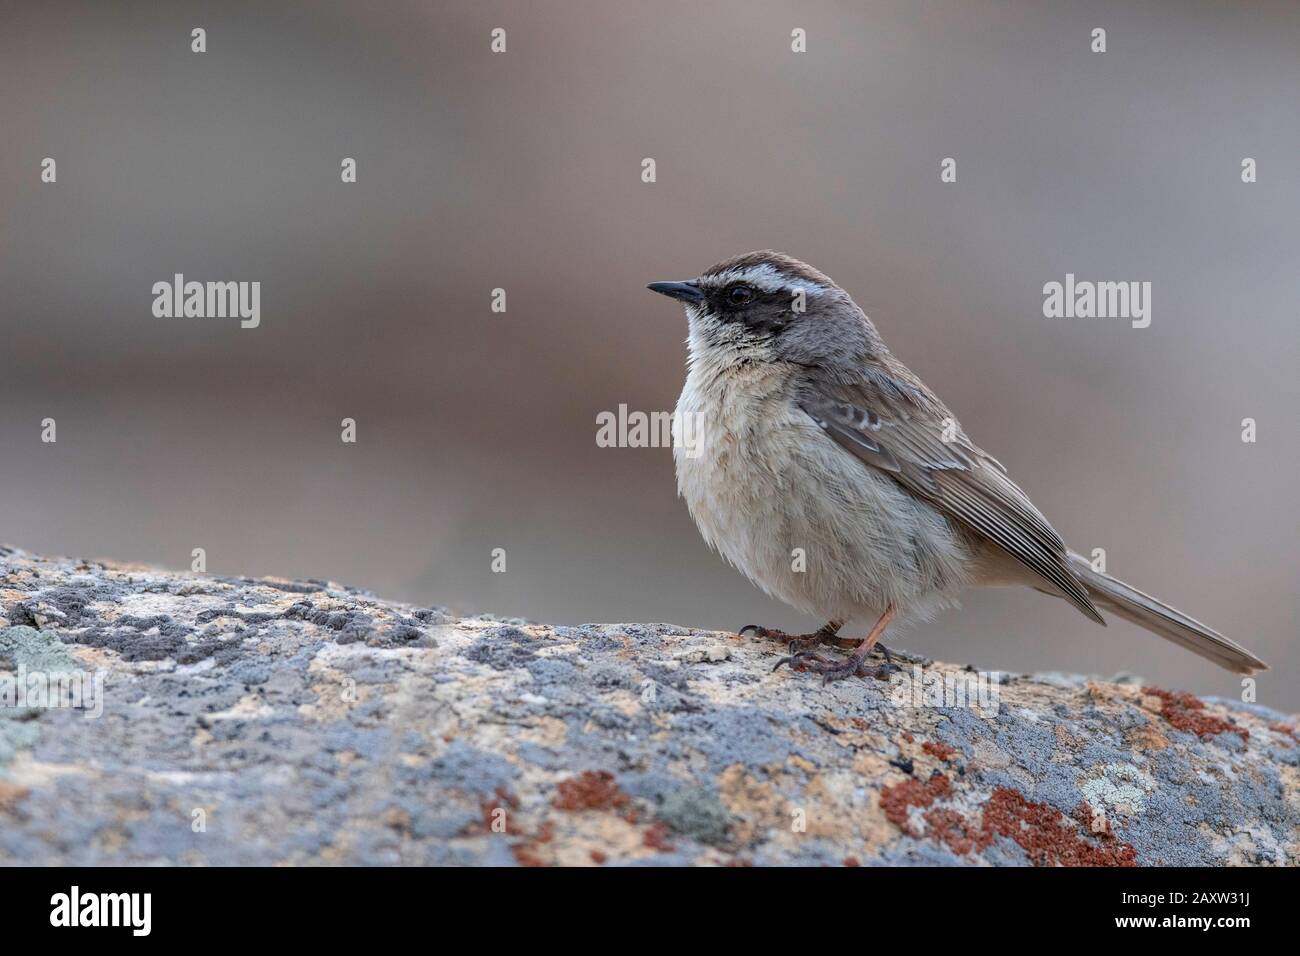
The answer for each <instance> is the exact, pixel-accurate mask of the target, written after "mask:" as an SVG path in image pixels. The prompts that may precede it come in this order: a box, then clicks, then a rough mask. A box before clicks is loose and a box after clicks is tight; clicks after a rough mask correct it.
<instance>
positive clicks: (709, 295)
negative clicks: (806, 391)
mask: <svg viewBox="0 0 1300 956" xmlns="http://www.w3.org/2000/svg"><path fill="white" fill-rule="evenodd" d="M648 288H649V289H651V290H652V291H654V292H658V293H661V294H663V295H666V296H670V297H672V298H674V299H679V300H681V302H682V303H683V304H684V305H685V306H686V318H687V321H688V323H689V326H690V337H689V339H688V342H689V345H690V349H691V357H692V359H693V360H697V359H707V360H709V361H710V362H711V363H713V364H715V365H720V366H726V365H728V364H732V363H739V362H768V363H780V362H786V363H791V364H793V365H802V366H807V367H814V368H827V369H836V368H839V367H842V366H848V365H853V364H858V363H861V362H862V361H864V360H866V359H868V358H870V357H871V356H872V355H874V354H877V353H878V352H879V351H881V350H883V348H884V346H883V345H882V344H881V343H880V337H879V335H878V334H877V333H876V330H875V328H874V327H873V326H872V325H871V322H870V321H869V320H868V319H867V317H866V315H865V314H864V313H863V311H862V310H861V309H860V308H858V306H857V304H856V303H855V302H854V301H853V300H852V299H851V298H850V297H849V295H848V293H847V292H845V291H844V290H843V289H841V288H840V287H839V286H837V285H836V284H835V283H834V282H832V281H831V280H830V279H829V278H828V277H827V276H825V275H823V274H822V273H820V272H818V271H817V270H816V269H814V268H813V267H812V266H810V265H808V264H807V263H803V262H800V261H799V260H798V259H794V258H791V257H790V256H787V255H783V254H781V253H779V252H772V251H770V250H764V251H762V252H750V253H747V254H746V255H743V256H736V257H735V258H732V259H726V260H724V261H722V262H719V263H718V264H717V265H714V266H711V267H709V268H708V269H706V270H705V271H704V273H703V274H702V275H700V276H699V278H696V279H689V280H687V281H684V282H652V283H650V285H649V286H648Z"/></svg>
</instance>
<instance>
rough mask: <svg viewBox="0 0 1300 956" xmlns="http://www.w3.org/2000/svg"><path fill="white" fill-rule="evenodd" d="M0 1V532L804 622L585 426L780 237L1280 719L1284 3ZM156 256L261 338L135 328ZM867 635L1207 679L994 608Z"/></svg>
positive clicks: (1080, 630) (146, 554)
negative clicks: (1206, 627)
mask: <svg viewBox="0 0 1300 956" xmlns="http://www.w3.org/2000/svg"><path fill="white" fill-rule="evenodd" d="M2 9H3V28H2V29H0V91H2V92H0V322H2V325H0V333H2V337H0V407H2V409H3V411H2V413H0V540H3V541H5V542H7V543H10V544H14V545H17V546H20V547H23V548H26V549H28V550H32V551H37V552H47V553H57V554H70V555H77V556H84V557H113V558H117V559H124V560H133V561H140V562H150V563H158V564H162V565H167V566H170V567H178V568H188V566H189V563H190V552H191V550H192V549H193V548H195V547H203V548H205V549H206V550H207V554H208V569H209V571H211V572H215V573H219V574H274V575H284V576H300V577H317V578H331V579H335V580H339V581H344V582H347V583H350V584H354V585H360V586H365V587H368V588H371V589H373V590H374V591H376V592H379V593H382V594H384V595H385V596H389V597H394V598H399V599H404V600H407V601H411V602H418V603H421V604H434V603H441V604H448V605H451V606H452V607H454V608H456V609H459V610H462V611H493V612H497V613H501V614H510V615H522V616H527V617H530V618H534V619H538V620H545V621H551V622H559V623H576V622H583V621H592V620H606V621H673V622H676V623H680V624H688V625H696V626H701V627H715V628H727V629H732V630H734V629H736V628H738V627H739V626H740V625H742V624H747V623H751V622H758V623H763V624H767V625H771V626H779V627H784V628H787V629H792V630H807V629H810V628H812V627H815V626H817V625H818V624H820V623H821V622H819V621H813V620H809V619H806V618H802V617H800V616H799V615H797V614H795V613H793V612H791V611H789V610H788V609H786V608H785V607H783V606H781V605H779V604H777V603H775V602H773V601H771V600H769V599H768V598H766V597H765V596H763V595H762V594H761V593H760V592H759V591H757V590H756V589H754V588H753V587H751V586H750V585H749V584H748V583H747V582H746V581H745V580H744V579H743V578H741V577H740V576H739V575H738V574H737V573H736V572H735V571H733V570H731V569H730V568H728V567H727V566H725V565H724V564H723V562H722V561H721V560H720V559H719V558H718V557H716V556H715V555H713V554H711V553H710V552H708V551H707V550H706V548H705V546H704V544H703V543H702V541H701V540H700V538H699V536H698V534H697V532H696V531H695V529H694V527H693V525H692V524H691V521H690V518H689V517H688V515H687V513H686V509H685V506H684V505H683V504H682V503H681V502H680V501H679V500H678V499H677V498H676V494H675V485H674V479H673V471H672V462H671V453H670V452H669V451H668V450H666V449H604V448H598V447H597V446H596V442H595V432H596V415H597V414H598V413H599V412H601V411H604V410H614V409H617V407H618V405H619V404H620V403H626V404H627V405H628V406H630V407H631V408H632V409H640V410H646V411H652V410H665V409H671V408H672V407H673V405H674V403H675V401H676V397H677V393H678V391H679V390H680V387H681V383H682V379H683V374H684V371H683V361H684V358H685V350H684V346H683V338H684V335H685V322H684V319H683V316H682V315H681V311H680V309H679V308H677V307H676V306H675V305H674V304H672V303H669V302H667V301H665V300H664V299H662V298H660V297H657V296H654V295H653V294H651V293H649V292H647V291H645V289H644V285H645V283H646V282H648V281H651V280H656V279H677V278H686V277H689V276H693V275H696V274H698V273H699V272H700V271H701V270H703V269H704V268H705V267H706V266H708V265H709V264H711V263H712V262H714V261H715V260H718V259H721V258H724V257H726V256H730V255H733V254H736V253H740V252H745V251H748V250H751V249H756V248H764V247H772V248H776V249H780V250H783V251H786V252H789V253H791V254H793V255H795V256H798V257H800V258H803V259H806V260H808V261H810V262H812V263H813V264H814V265H816V266H817V267H819V268H820V269H822V270H823V271H825V272H827V273H828V274H829V275H831V276H832V277H834V278H835V279H836V280H837V281H838V282H839V283H840V284H841V285H843V286H845V287H846V288H847V289H848V290H849V291H850V292H851V294H853V295H854V297H855V298H856V299H857V301H858V302H859V303H860V304H861V305H862V306H863V307H864V308H865V309H866V310H867V312H868V314H869V315H871V316H872V318H873V319H874V321H875V322H876V324H877V325H878V326H879V328H880V329H881V331H882V333H883V334H884V335H885V337H886V340H887V341H888V342H889V344H890V345H891V347H892V348H893V349H894V351H895V352H896V353H897V354H898V355H899V356H900V357H901V358H902V359H903V360H904V361H905V362H907V363H908V364H909V365H910V366H911V367H912V368H913V369H914V370H916V371H917V372H918V373H919V374H920V375H921V376H923V377H924V379H925V380H926V382H927V383H928V384H929V385H930V386H931V387H932V388H934V389H935V391H936V392H938V394H939V395H940V396H942V397H943V398H944V400H945V401H946V402H947V403H948V404H950V405H951V406H952V407H953V408H954V410H956V411H957V413H958V414H959V415H960V416H961V418H962V420H963V424H964V425H965V426H966V430H967V431H968V432H969V434H970V435H971V436H972V437H973V438H974V439H975V440H976V441H977V442H978V443H980V444H981V445H983V446H984V447H985V448H987V449H988V450H989V451H991V452H992V453H993V454H995V455H997V456H998V457H999V458H1000V459H1001V460H1002V461H1003V462H1004V463H1005V464H1006V465H1007V466H1008V468H1009V469H1010V470H1011V474H1012V475H1013V476H1014V477H1015V478H1016V479H1017V480H1018V481H1019V482H1020V484H1021V485H1023V487H1024V488H1025V489H1026V490H1027V491H1028V492H1029V493H1030V495H1032V497H1033V498H1034V500H1035V502H1036V503H1037V504H1038V505H1039V507H1040V508H1042V510H1043V511H1044V512H1045V513H1046V514H1047V515H1048V516H1049V517H1050V518H1051V519H1052V521H1053V522H1054V523H1055V525H1056V526H1057V528H1058V529H1059V530H1060V531H1061V532H1062V534H1063V535H1064V536H1065V537H1066V538H1067V539H1068V540H1069V541H1070V543H1071V544H1072V545H1073V546H1074V547H1075V548H1076V549H1078V550H1080V551H1083V552H1084V553H1088V552H1090V551H1091V550H1092V549H1093V548H1095V547H1104V548H1105V549H1106V551H1107V554H1108V559H1109V560H1108V569H1109V570H1110V571H1111V572H1112V573H1114V574H1117V575H1119V576H1120V577H1123V578H1125V579H1128V580H1130V581H1131V582H1132V583H1134V584H1136V585H1137V586H1139V587H1141V588H1143V589H1145V590H1149V591H1151V592H1152V593H1154V594H1156V595H1158V596H1160V597H1162V598H1164V599H1166V600H1168V601H1170V602H1171V603H1174V604H1176V605H1178V606H1180V607H1181V608H1183V609H1184V610H1186V611H1188V612H1189V613H1192V614H1193V615H1195V616H1197V617H1200V618H1202V619H1204V620H1205V621H1207V622H1209V623H1211V624H1212V625H1214V626H1216V627H1218V628H1219V629H1221V630H1223V631H1225V632H1226V633H1227V634H1229V635H1230V636H1233V637H1235V638H1237V639H1238V640H1240V641H1241V642H1243V643H1245V644H1246V645H1248V646H1249V647H1251V648H1252V649H1254V650H1255V651H1257V652H1258V653H1260V654H1261V655H1262V656H1263V657H1264V658H1265V659H1267V660H1269V661H1270V662H1272V663H1273V664H1274V665H1275V670H1274V671H1273V672H1271V673H1269V674H1266V675H1264V676H1263V677H1262V678H1261V680H1260V702H1261V703H1266V704H1270V705H1273V706H1277V707H1283V708H1291V709H1294V708H1296V707H1300V688H1298V687H1297V680H1296V678H1297V676H1300V654H1298V653H1297V649H1296V631H1297V618H1298V615H1297V588H1296V582H1297V579H1298V578H1300V574H1298V572H1300V549H1298V548H1297V538H1298V535H1297V529H1298V527H1300V508H1298V506H1297V495H1296V493H1295V490H1294V489H1295V484H1296V480H1297V479H1296V475H1297V465H1298V464H1300V450H1298V449H1297V442H1296V436H1297V431H1298V429H1297V398H1298V397H1300V396H1298V395H1297V392H1298V391H1300V390H1298V389H1297V385H1296V364H1297V360H1298V359H1300V323H1298V322H1297V317H1298V315H1297V313H1298V312H1300V269H1298V268H1297V252H1298V251H1300V116H1298V115H1297V111H1296V91H1297V90H1300V55H1298V52H1297V51H1300V11H1298V10H1297V8H1296V7H1295V6H1294V5H1293V4H1282V3H1277V4H1267V3H1251V4H1245V3H1229V2H1223V3H1217V4H1216V3H1194V2H1186V0H1180V2H1168V3H1148V4H1143V5H1141V6H1140V8H1139V7H1138V6H1137V5H1133V4H1129V3H1114V4H1100V3H1096V4H1080V3H1039V4H1028V3H1021V4H1016V3H993V2H982V0H961V2H951V3H931V2H915V0H900V2H896V3H861V2H855V3H833V2H821V3H803V2H801V3H795V2H787V3H767V2H753V0H748V2H731V3H722V2H717V3H709V4H699V3H685V2H682V3H665V2H662V0H661V2H654V3H652V2H626V0H625V2H606V3H596V2H589V3H578V2H558V0H556V2H543V3H526V2H522V0H520V2H511V3H469V2H465V3H431V2H409V3H402V2H392V0H384V2H382V3H359V2H358V3H347V4H344V3H289V2H276V3H270V4H266V3H259V4H230V3H223V4H220V5H215V4H204V3H186V2H177V3H166V4H163V3H157V4H144V3H129V4H112V3H103V2H94V3H90V2H87V3H80V4H76V3H62V2H42V3H26V4H12V3H10V4H6V5H4V6H3V8H2ZM196 26H201V27H204V28H205V29H206V30H207V43H208V52H206V53H205V54H202V55H199V54H194V53H191V52H190V30H191V29H192V28H193V27H196ZM498 26H499V27H504V28H505V29H506V30H507V37H508V52H507V53H505V54H504V55H494V54H492V53H491V52H490V51H489V49H488V45H489V33H490V31H491V30H492V28H494V27H498ZM1098 26H1100V27H1104V28H1105V29H1106V30H1107V32H1108V37H1107V39H1108V47H1109V49H1108V52H1106V53H1105V54H1094V53H1091V52H1090V51H1089V42H1090V36H1089V35H1090V31H1091V29H1092V28H1093V27H1098ZM795 27H802V28H804V29H805V30H807V35H808V52H807V53H804V54H794V53H792V52H791V51H790V31H791V30H792V29H793V28H795ZM46 156H52V157H54V158H55V159H56V160H57V162H58V182H57V184H54V185H49V184H43V183H41V182H40V178H39V174H40V163H41V160H42V158H43V157H46ZM345 156H352V157H355V158H356V159H357V161H358V164H359V181H358V182H357V183H356V184H354V185H344V184H342V183H341V182H340V181H339V163H340V160H341V159H342V157H345ZM647 156H648V157H653V158H655V160H656V162H657V165H658V182H656V183H653V184H645V183H642V182H641V178H640V172H641V165H640V164H641V160H642V158H643V157H647ZM949 156H951V157H954V158H955V159H956V160H957V164H958V181H957V183H956V184H953V185H945V184H942V183H941V182H940V181H939V164H940V161H941V160H942V159H943V158H944V157H949ZM1246 156H1250V157H1254V158H1255V159H1256V160H1257V162H1258V169H1259V181H1258V182H1257V183H1256V184H1253V185H1245V184H1243V183H1242V182H1241V180H1240V163H1241V160H1242V158H1243V157H1246ZM175 272H182V273H184V274H185V275H186V277H187V278H191V279H199V280H246V281H251V280H258V281H260V282H261V283H262V325H261V328H259V329H256V330H247V331H246V330H242V329H240V328H239V325H238V321H237V320H229V319H225V320H223V319H158V318H154V317H153V315H152V314H151V305H152V301H153V296H152V293H151V291H150V290H151V286H152V284H153V283H154V282H157V281H162V280H170V278H171V276H172V274H173V273H175ZM1067 272H1072V273H1074V274H1076V275H1077V276H1078V277H1079V278H1081V279H1094V280H1103V279H1113V280H1128V279H1132V280H1148V281H1150V282H1152V283H1153V322H1152V325H1151V327H1150V328H1148V329H1145V330H1135V329H1132V328H1130V327H1129V325H1128V323H1127V322H1125V321H1121V320H1101V319H1079V320H1073V321H1071V320H1064V319H1057V320H1049V319H1045V318H1044V317H1043V314H1042V301H1043V295H1042V286H1043V284H1044V283H1045V282H1049V281H1053V280H1056V281H1061V280H1063V279H1064V277H1065V274H1066V273H1067ZM497 286H501V287H504V288H506V290H507V292H508V304H509V311H508V312H507V313H506V314H504V315H500V314H494V313H492V312H491V311H490V310H489V301H490V291H491V289H492V288H494V287H497ZM45 417H52V418H54V419H56V420H57V422H58V442H57V444H54V445H49V444H42V443H41V441H40V421H41V419H43V418H45ZM344 417H353V418H355V419H356V420H357V422H358V431H359V441H358V443H357V444H356V445H344V444H343V443H341V442H340V440H339V422H340V419H342V418H344ZM1246 417H1252V418H1255V419H1256V420H1257V422H1258V442H1257V443H1255V444H1243V443H1242V441H1241V438H1240V433H1241V421H1242V419H1243V418H1246ZM496 547H501V548H505V549H506V553H507V569H508V570H507V573H505V574H494V573H492V572H491V570H490V553H491V550H492V549H493V548H496ZM896 642H898V643H900V644H901V645H902V646H906V647H910V648H913V649H916V650H920V651H924V652H926V653H930V654H933V655H939V656H943V657H945V658H950V659H956V660H961V661H969V662H972V663H974V664H976V665H978V666H981V667H987V668H998V669H1005V670H1034V669H1059V670H1067V671H1083V672H1092V673H1102V674H1111V673H1114V672H1116V671H1118V670H1121V669H1124V670H1130V671H1134V672H1137V673H1140V674H1143V675H1144V676H1146V677H1148V678H1150V679H1152V680H1154V681H1156V682H1158V683H1161V684H1165V685H1170V686H1179V687H1186V688H1190V689H1192V690H1195V691H1198V692H1213V693H1220V694H1226V695H1235V694H1236V693H1238V684H1237V678H1235V677H1233V676H1231V675H1227V674H1224V673H1220V672H1218V671H1217V670H1215V669H1214V668H1213V667H1212V666H1211V665H1209V664H1207V663H1205V662H1203V661H1201V660H1200V659H1198V658H1195V657H1193V656H1191V655H1188V654H1186V653H1184V652H1182V651H1179V650H1178V649H1176V648H1174V647H1172V646H1171V645H1168V644H1166V643H1164V642H1163V641H1160V640H1159V639H1157V638H1155V637H1153V636H1149V635H1147V634H1145V633H1144V632H1142V631H1139V630H1137V629H1136V628H1134V627H1132V626H1130V625H1127V624H1125V623H1123V622H1115V623H1113V624H1112V626H1111V627H1109V628H1107V629H1104V630H1103V629H1101V628H1098V627H1096V626H1095V625H1093V624H1091V623H1089V622H1088V621H1087V620H1085V619H1084V618H1083V617H1082V616H1081V615H1079V614H1078V613H1077V612H1075V611H1073V610H1072V609H1071V608H1070V607H1069V606H1068V605H1066V604H1065V603H1064V602H1062V601H1054V600H1050V599H1048V598H1046V597H1043V596H1041V595H1038V594H1035V593H1032V592H1028V591H1025V592H1010V591H1008V592H990V593H982V594H974V595H971V596H970V597H969V598H968V599H967V601H966V603H965V610H964V613H952V614H948V615H947V616H945V617H943V618H941V619H940V620H938V621H936V622H934V623H932V624H928V625H925V626H921V627H918V628H916V629H914V630H912V631H910V632H908V633H907V634H906V635H904V636H902V637H901V639H899V638H896Z"/></svg>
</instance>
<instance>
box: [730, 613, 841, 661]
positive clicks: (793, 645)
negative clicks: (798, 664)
mask: <svg viewBox="0 0 1300 956" xmlns="http://www.w3.org/2000/svg"><path fill="white" fill-rule="evenodd" d="M838 630H839V627H838V626H836V627H835V629H834V630H832V629H831V627H830V626H829V625H827V626H826V627H822V628H818V629H817V630H815V631H813V632H812V633H811V634H787V633H786V632H785V631H778V630H777V629H776V628H774V627H763V626H762V625H759V624H746V625H745V626H744V627H742V628H741V629H740V630H739V631H737V632H736V636H737V637H744V636H745V632H747V631H748V632H750V633H752V634H753V635H754V636H755V637H762V638H769V639H771V640H775V641H781V642H783V643H784V644H785V649H786V650H787V651H788V652H789V653H790V655H791V656H792V657H796V656H798V655H799V654H800V653H808V652H800V651H798V650H797V649H798V647H799V645H801V644H820V643H823V642H827V641H834V640H835V639H836V638H835V632H836V631H838ZM782 660H785V658H782ZM777 666H778V667H779V666H780V663H779V662H778V664H777Z"/></svg>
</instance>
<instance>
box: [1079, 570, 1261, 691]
mask: <svg viewBox="0 0 1300 956" xmlns="http://www.w3.org/2000/svg"><path fill="white" fill-rule="evenodd" d="M1070 570H1072V571H1073V572H1074V573H1075V575H1076V576H1077V577H1078V578H1079V580H1081V581H1082V582H1083V583H1084V584H1085V585H1087V588H1088V594H1089V595H1091V597H1092V599H1093V600H1094V601H1095V602H1096V603H1097V605H1098V606H1099V607H1100V608H1102V609H1103V610H1106V611H1109V612H1110V613H1112V614H1114V615H1116V616H1117V617H1122V618H1124V619H1125V620H1126V621H1132V622H1133V623H1134V624H1137V625H1139V626H1141V627H1145V628H1146V629H1147V630H1148V631H1150V632H1151V633H1153V634H1159V635H1160V636H1161V637H1163V638H1164V639H1165V640H1167V641H1173V642H1174V643H1175V644H1179V645H1181V646H1183V647H1185V648H1187V649H1188V650H1189V651H1191V652H1192V653H1193V654H1199V655H1200V656H1201V657H1204V658H1205V659H1206V660H1211V661H1213V662H1214V663H1216V664H1218V665H1219V666H1220V667H1222V668H1224V669H1225V670H1230V671H1233V672H1235V673H1237V674H1253V673H1255V672H1256V671H1262V670H1268V665H1267V664H1265V663H1264V662H1263V661H1261V660H1260V659H1259V658H1258V657H1256V656H1255V655H1254V654H1252V653H1251V652H1250V651H1248V650H1246V649H1245V648H1244V647H1242V646H1241V645H1240V644H1238V643H1237V642H1236V641H1232V640H1229V639H1228V638H1226V637H1224V636H1223V635H1222V634H1220V633H1219V632H1218V631H1215V630H1213V629H1211V628H1208V627H1206V626H1205V625H1204V624H1202V623H1201V622H1200V621H1197V620H1195V619H1194V618H1190V617H1188V616H1187V615H1186V614H1184V613H1183V612H1182V611H1179V610H1176V609H1174V608H1172V607H1170V606H1169V605H1168V604H1164V603H1162V602H1160V601H1157V600H1156V599H1155V598H1153V597H1152V596H1151V595H1149V594H1144V593H1143V592H1141V591H1139V590H1138V589H1137V588H1135V587H1132V586H1130V585H1127V584H1125V583H1124V582H1123V581H1120V580H1118V579H1116V578H1112V577H1111V576H1110V575H1109V574H1102V573H1101V572H1100V571H1094V570H1093V568H1092V565H1091V564H1090V563H1089V562H1088V560H1087V559H1086V558H1084V557H1083V556H1082V555H1078V554H1075V553H1074V552H1073V551H1071V552H1070Z"/></svg>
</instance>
